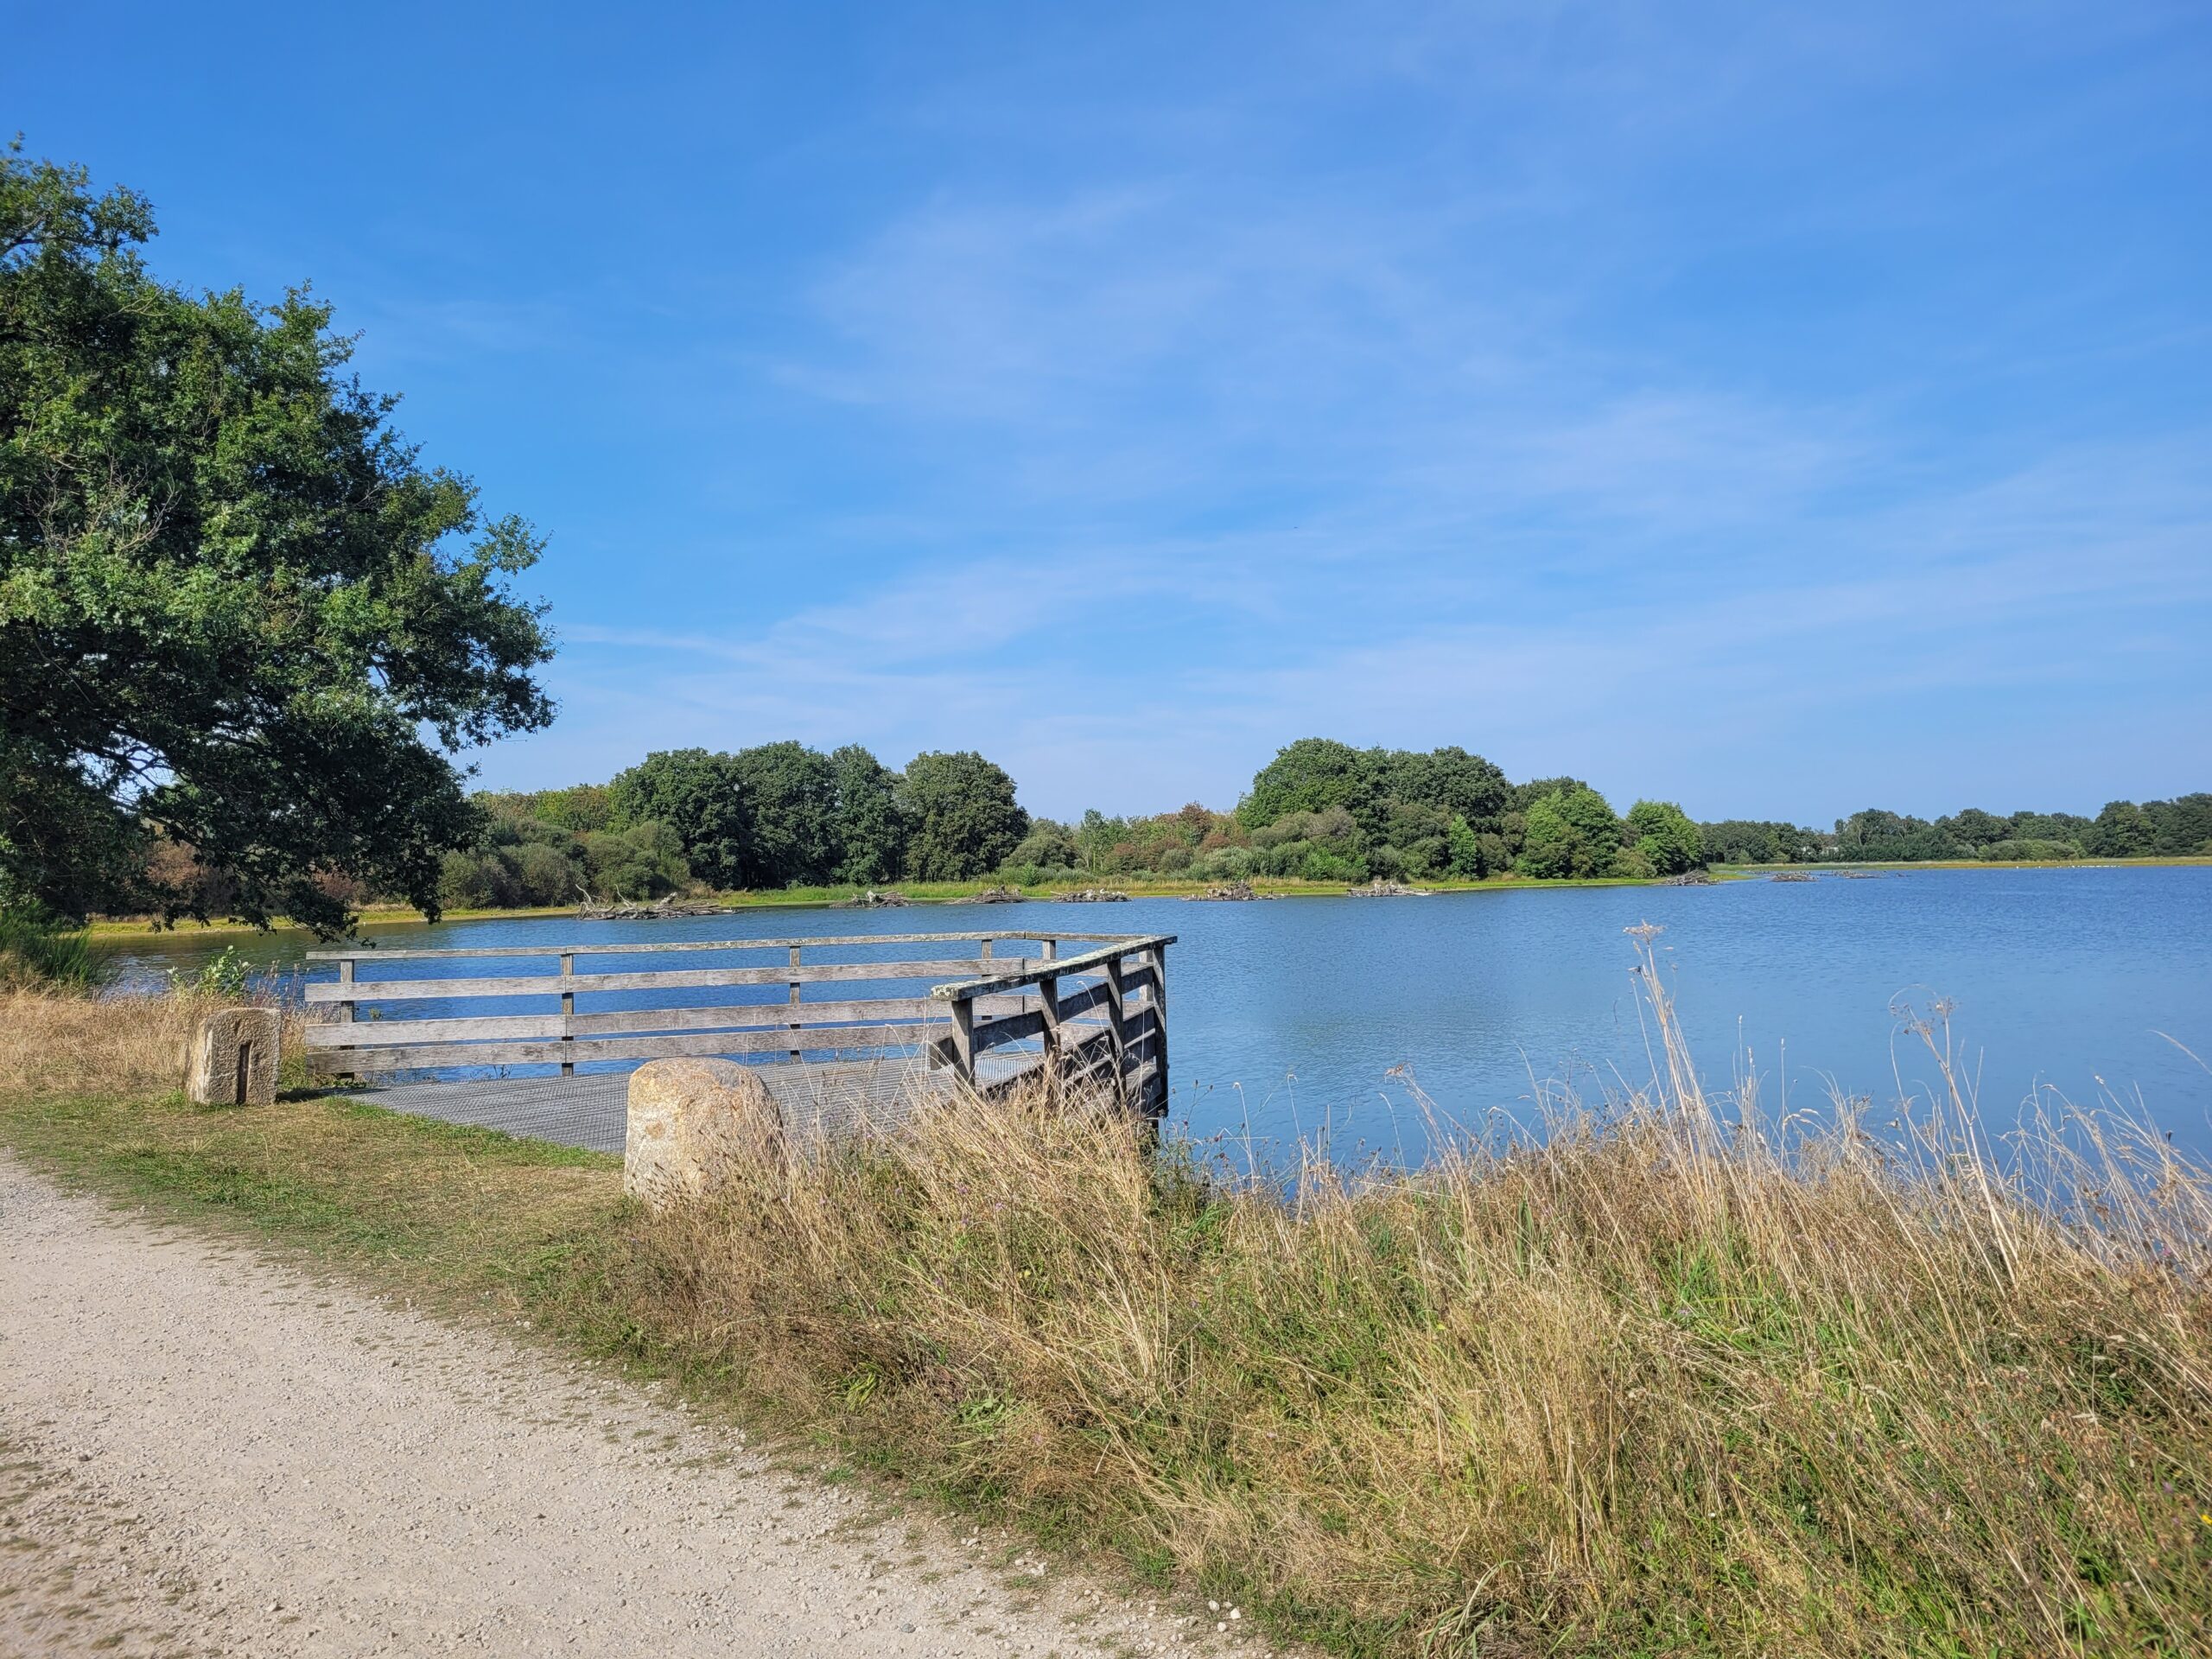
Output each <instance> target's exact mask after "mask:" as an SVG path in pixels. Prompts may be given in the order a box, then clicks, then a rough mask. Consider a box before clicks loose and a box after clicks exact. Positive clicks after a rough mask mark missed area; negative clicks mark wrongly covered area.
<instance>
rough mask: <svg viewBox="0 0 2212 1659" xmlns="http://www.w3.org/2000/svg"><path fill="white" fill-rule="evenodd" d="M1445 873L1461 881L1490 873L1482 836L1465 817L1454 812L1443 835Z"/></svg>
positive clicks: (1478, 878) (1475, 878)
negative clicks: (1449, 825) (1450, 823)
mask: <svg viewBox="0 0 2212 1659" xmlns="http://www.w3.org/2000/svg"><path fill="white" fill-rule="evenodd" d="M1445 873H1446V874H1448V875H1453V876H1457V877H1458V878H1459V880H1462V881H1476V880H1481V879H1482V878H1483V877H1484V876H1485V875H1488V874H1490V865H1489V861H1488V860H1487V858H1486V857H1485V856H1484V848H1483V840H1482V837H1481V836H1478V835H1477V834H1476V833H1475V831H1474V827H1473V826H1472V825H1471V824H1470V823H1468V822H1467V821H1466V819H1465V818H1463V817H1459V815H1458V814H1457V813H1454V814H1453V815H1452V825H1451V828H1450V829H1449V830H1448V831H1447V832H1446V837H1445Z"/></svg>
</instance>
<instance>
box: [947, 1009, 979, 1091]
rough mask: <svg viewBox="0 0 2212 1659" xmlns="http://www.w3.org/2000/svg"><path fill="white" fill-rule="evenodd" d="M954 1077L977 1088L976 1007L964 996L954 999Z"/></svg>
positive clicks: (971, 1087) (970, 1086)
mask: <svg viewBox="0 0 2212 1659" xmlns="http://www.w3.org/2000/svg"><path fill="white" fill-rule="evenodd" d="M952 1075H953V1076H954V1077H957V1078H959V1079H960V1081H961V1082H962V1083H963V1084H966V1085H967V1086H968V1087H969V1088H970V1089H973V1088H974V1087H975V1086H976V1005H975V1004H974V1003H973V1002H972V1001H969V999H968V998H967V997H964V996H956V997H954V998H953V999H952Z"/></svg>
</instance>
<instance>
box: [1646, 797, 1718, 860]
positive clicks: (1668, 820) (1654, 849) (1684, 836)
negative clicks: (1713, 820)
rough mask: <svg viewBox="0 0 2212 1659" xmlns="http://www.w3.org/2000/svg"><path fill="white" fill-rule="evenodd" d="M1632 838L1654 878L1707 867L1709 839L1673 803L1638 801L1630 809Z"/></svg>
mask: <svg viewBox="0 0 2212 1659" xmlns="http://www.w3.org/2000/svg"><path fill="white" fill-rule="evenodd" d="M1628 838H1629V841H1630V844H1631V845H1632V846H1633V847H1634V849H1635V850H1636V852H1637V855H1639V856H1640V857H1641V858H1642V860H1643V864H1644V867H1645V868H1646V870H1647V871H1648V872H1649V874H1652V875H1680V874H1681V873H1682V872H1683V871H1685V870H1697V869H1702V868H1705V838H1704V836H1701V835H1700V833H1699V832H1698V827H1697V825H1695V824H1694V823H1691V822H1690V819H1689V815H1688V813H1686V812H1684V811H1683V810H1682V809H1681V807H1679V806H1677V805H1675V804H1674V802H1672V801H1638V802H1637V804H1635V805H1634V806H1632V807H1630V808H1629V810H1628Z"/></svg>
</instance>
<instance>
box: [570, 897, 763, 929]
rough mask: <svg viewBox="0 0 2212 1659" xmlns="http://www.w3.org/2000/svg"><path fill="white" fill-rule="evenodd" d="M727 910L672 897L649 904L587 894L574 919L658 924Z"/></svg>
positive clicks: (716, 914)
mask: <svg viewBox="0 0 2212 1659" xmlns="http://www.w3.org/2000/svg"><path fill="white" fill-rule="evenodd" d="M729 909H730V906H728V905H717V904H714V903H711V902H706V901H702V900H699V899H682V900H679V899H677V897H676V895H675V894H674V893H670V894H669V895H668V896H667V897H666V898H665V899H655V900H654V901H653V902H652V904H646V903H645V902H644V901H642V900H639V899H594V898H592V897H591V896H590V895H588V894H587V895H585V897H584V898H583V899H581V900H579V901H578V903H577V905H576V915H577V917H578V918H580V919H582V920H583V921H587V922H657V921H661V920H664V919H666V918H671V917H677V916H721V915H723V914H725V913H727V912H728V910H729Z"/></svg>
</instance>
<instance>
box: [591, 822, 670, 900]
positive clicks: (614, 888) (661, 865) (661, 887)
mask: <svg viewBox="0 0 2212 1659" xmlns="http://www.w3.org/2000/svg"><path fill="white" fill-rule="evenodd" d="M584 853H585V859H586V862H587V865H588V868H589V870H590V874H591V890H592V892H593V893H596V894H598V895H599V896H600V897H601V898H605V899H658V898H660V897H661V896H662V895H663V894H664V893H674V892H675V891H676V890H677V888H679V887H683V884H684V882H685V881H686V880H687V879H688V878H689V876H690V870H689V868H687V867H686V865H685V863H684V858H683V838H682V837H681V836H678V835H677V832H676V830H675V829H674V828H673V827H671V825H668V824H665V823H652V822H647V823H633V824H632V825H630V826H629V827H628V828H627V829H603V830H601V831H600V833H599V834H597V835H595V836H585V837H584Z"/></svg>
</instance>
